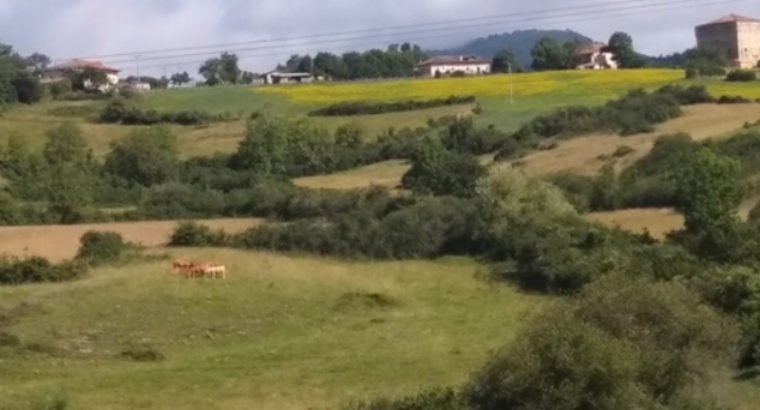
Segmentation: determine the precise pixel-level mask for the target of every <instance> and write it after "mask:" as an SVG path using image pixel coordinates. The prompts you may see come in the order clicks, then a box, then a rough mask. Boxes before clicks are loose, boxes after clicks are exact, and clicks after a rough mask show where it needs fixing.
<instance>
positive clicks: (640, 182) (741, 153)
mask: <svg viewBox="0 0 760 410" xmlns="http://www.w3.org/2000/svg"><path fill="white" fill-rule="evenodd" d="M703 146H704V147H709V148H711V149H712V150H714V151H715V152H718V153H720V154H723V155H726V156H728V157H731V158H733V159H735V160H737V161H738V162H739V163H740V164H741V174H742V176H743V177H750V176H752V175H754V174H756V173H757V172H760V155H758V152H760V132H758V131H744V132H741V133H738V134H736V135H734V136H732V137H730V138H726V139H722V140H709V141H707V142H704V143H699V142H697V141H694V140H692V139H691V137H690V136H688V135H686V134H675V135H666V136H663V137H660V138H659V139H658V140H657V141H656V142H655V144H654V147H653V148H652V150H651V151H650V153H649V154H648V155H647V156H646V157H644V158H642V159H641V160H639V161H637V162H636V163H634V164H633V165H631V166H630V167H628V168H626V169H625V170H623V171H622V172H620V173H617V172H616V171H615V170H614V169H613V168H612V167H611V166H608V167H605V168H604V169H602V171H601V172H600V173H599V174H598V175H597V176H585V175H575V174H567V173H564V174H561V175H555V176H552V177H550V180H551V182H553V183H554V184H555V185H556V186H558V187H559V188H561V189H562V191H563V192H564V193H565V195H566V198H567V199H568V200H569V201H570V202H571V203H572V204H573V205H574V206H575V207H576V209H578V210H579V211H581V212H588V211H608V210H616V209H627V208H664V207H673V206H675V205H676V204H677V203H678V197H677V195H676V188H677V187H676V186H675V182H674V181H673V179H672V178H671V172H672V170H673V169H674V167H676V166H677V165H678V164H679V163H680V162H681V161H682V159H683V158H685V157H686V156H688V155H689V154H691V153H693V152H695V151H697V150H698V149H699V148H700V147H703ZM748 188H752V189H756V188H753V187H752V186H748Z"/></svg>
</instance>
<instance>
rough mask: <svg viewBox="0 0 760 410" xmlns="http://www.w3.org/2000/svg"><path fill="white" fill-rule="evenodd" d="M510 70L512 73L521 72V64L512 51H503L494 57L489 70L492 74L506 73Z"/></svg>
mask: <svg viewBox="0 0 760 410" xmlns="http://www.w3.org/2000/svg"><path fill="white" fill-rule="evenodd" d="M510 68H511V70H512V72H521V71H523V66H522V64H521V63H520V62H519V61H518V60H517V57H516V56H515V54H514V53H513V52H512V51H510V50H507V49H504V50H501V51H499V52H498V53H496V55H494V57H493V64H492V65H491V70H492V71H493V72H494V73H506V72H509V70H510Z"/></svg>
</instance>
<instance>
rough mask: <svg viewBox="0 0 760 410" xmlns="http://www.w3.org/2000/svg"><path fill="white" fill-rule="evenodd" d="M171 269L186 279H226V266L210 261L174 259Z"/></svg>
mask: <svg viewBox="0 0 760 410" xmlns="http://www.w3.org/2000/svg"><path fill="white" fill-rule="evenodd" d="M172 270H173V271H174V272H176V273H179V274H180V275H182V276H184V277H185V278H187V279H227V267H225V266H224V265H218V264H215V263H211V262H187V261H174V263H173V264H172Z"/></svg>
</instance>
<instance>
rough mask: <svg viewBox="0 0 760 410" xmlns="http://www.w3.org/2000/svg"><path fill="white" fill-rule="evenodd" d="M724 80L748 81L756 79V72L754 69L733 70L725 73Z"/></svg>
mask: <svg viewBox="0 0 760 410" xmlns="http://www.w3.org/2000/svg"><path fill="white" fill-rule="evenodd" d="M726 81H729V82H750V81H757V72H756V71H754V70H735V71H731V72H730V73H728V75H726Z"/></svg>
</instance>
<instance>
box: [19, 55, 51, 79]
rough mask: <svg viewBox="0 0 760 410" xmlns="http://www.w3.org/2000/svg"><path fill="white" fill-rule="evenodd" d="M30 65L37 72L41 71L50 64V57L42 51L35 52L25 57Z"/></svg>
mask: <svg viewBox="0 0 760 410" xmlns="http://www.w3.org/2000/svg"><path fill="white" fill-rule="evenodd" d="M24 60H25V61H26V64H27V66H28V67H31V68H32V69H33V70H34V72H35V73H38V74H39V73H41V72H42V71H43V70H45V69H46V68H48V66H49V65H50V57H48V56H46V55H45V54H41V53H34V54H32V55H30V56H28V57H26V58H25V59H24Z"/></svg>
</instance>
